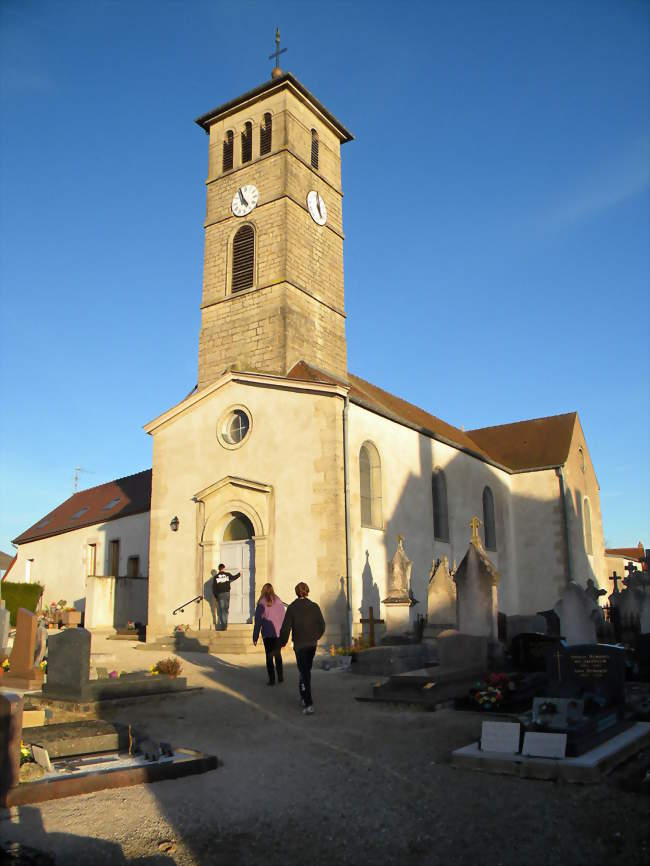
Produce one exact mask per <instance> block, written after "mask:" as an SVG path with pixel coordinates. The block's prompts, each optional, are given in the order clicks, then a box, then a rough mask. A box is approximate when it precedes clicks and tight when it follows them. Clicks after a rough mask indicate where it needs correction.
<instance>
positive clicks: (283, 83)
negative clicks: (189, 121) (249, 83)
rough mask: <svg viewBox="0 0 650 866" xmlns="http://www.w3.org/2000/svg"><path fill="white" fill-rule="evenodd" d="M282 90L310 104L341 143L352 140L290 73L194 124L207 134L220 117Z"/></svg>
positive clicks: (256, 88)
mask: <svg viewBox="0 0 650 866" xmlns="http://www.w3.org/2000/svg"><path fill="white" fill-rule="evenodd" d="M283 88H290V89H293V91H294V93H296V94H297V95H298V97H299V98H300V99H302V101H303V102H304V101H306V102H310V103H311V104H312V106H313V107H314V108H316V110H317V111H318V112H320V113H321V114H322V115H323V117H324V118H325V119H326V120H327V121H328V123H329V124H330V125H331V127H332V128H333V129H334V131H335V132H336V134H337V135H338V137H339V138H340V140H341V141H342V142H346V141H352V140H353V138H354V136H353V135H352V133H351V132H350V131H349V130H348V129H346V128H345V127H344V126H343V124H342V123H341V121H340V120H337V118H336V117H334V115H333V114H332V112H331V111H328V109H327V108H325V106H324V105H323V103H322V102H319V100H318V99H316V97H315V96H314V94H313V93H310V92H309V90H307V88H306V87H305V85H304V84H302V82H300V81H298V79H297V78H296V77H295V75H292V73H291V72H284V73H283V74H282V75H280V76H278V78H271V79H270V80H269V81H265V82H264V83H263V84H260V85H259V87H255V88H253V90H249V91H247V92H246V93H242V95H241V96H238V97H237V98H236V99H231V100H230V101H229V102H224V103H223V105H219V106H218V107H217V108H213V109H212V111H208V112H206V113H205V114H202V115H201V116H200V117H197V118H196V120H195V121H194V122H195V123H197V124H198V125H199V126H200V127H201V128H202V129H204V130H205V132H207V133H209V132H210V126H211V124H213V123H214V122H215V121H217V120H219V119H220V118H222V117H227V116H228V115H229V114H232V113H233V112H235V111H237V110H238V109H239V108H241V106H242V105H245V104H246V103H253V102H258V101H259V100H260V99H262V98H263V97H265V96H267V95H268V93H269V92H270V91H272V90H281V89H283Z"/></svg>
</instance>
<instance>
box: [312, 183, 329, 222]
mask: <svg viewBox="0 0 650 866" xmlns="http://www.w3.org/2000/svg"><path fill="white" fill-rule="evenodd" d="M307 207H308V208H309V213H310V214H311V218H312V219H313V221H314V222H315V223H317V224H318V225H319V226H324V225H325V223H326V222H327V208H326V207H325V202H324V201H323V196H322V195H321V194H320V193H319V192H316V190H314V189H312V190H311V192H310V193H309V194H308V195H307Z"/></svg>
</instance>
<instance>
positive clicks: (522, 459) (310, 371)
mask: <svg viewBox="0 0 650 866" xmlns="http://www.w3.org/2000/svg"><path fill="white" fill-rule="evenodd" d="M287 378H289V379H300V380H303V381H310V382H326V383H329V384H337V385H338V384H345V383H344V382H343V381H342V380H338V379H336V378H334V377H333V376H332V375H331V374H329V373H324V372H323V371H322V370H318V369H317V368H315V367H312V366H310V365H309V364H307V363H305V362H304V361H300V362H299V363H298V364H296V365H295V366H294V367H293V368H292V369H291V370H290V371H289V373H288V375H287ZM348 385H349V388H350V392H349V394H350V400H351V401H352V402H353V403H357V404H358V405H360V406H364V407H365V408H368V409H370V410H371V411H373V412H378V413H379V414H381V415H385V416H386V417H389V418H393V419H395V420H396V421H398V422H400V423H403V424H407V425H408V426H410V427H415V428H417V429H419V430H421V431H422V432H423V433H425V434H427V435H430V436H433V437H434V438H436V439H441V440H442V441H444V442H448V443H450V444H451V445H453V446H455V447H457V448H461V449H462V450H464V451H469V452H470V453H472V454H474V455H476V456H477V457H478V458H479V459H481V460H486V461H487V462H490V463H496V464H498V465H499V466H502V467H503V468H505V469H506V470H507V471H509V472H522V471H525V470H532V469H542V468H546V467H551V466H562V465H563V464H564V463H565V461H566V459H567V456H568V454H569V446H570V444H571V437H572V436H573V428H574V425H575V421H576V418H577V413H575V412H569V413H568V414H566V415H553V416H551V417H549V418H536V419H534V420H532V421H518V422H516V423H514V424H501V425H499V426H497V427H483V428H481V429H479V430H468V431H467V432H465V431H464V430H459V429H458V427H454V426H453V425H451V424H447V422H446V421H442V420H441V419H440V418H437V417H436V416H435V415H431V414H430V413H429V412H425V411H424V409H420V408H419V407H418V406H414V405H413V404H412V403H408V402H407V401H406V400H402V399H400V398H399V397H395V396H394V395H393V394H389V393H388V391H384V390H383V389H382V388H378V387H377V386H376V385H372V384H371V383H370V382H366V381H365V380H364V379H360V378H359V377H358V376H355V375H353V374H352V373H348Z"/></svg>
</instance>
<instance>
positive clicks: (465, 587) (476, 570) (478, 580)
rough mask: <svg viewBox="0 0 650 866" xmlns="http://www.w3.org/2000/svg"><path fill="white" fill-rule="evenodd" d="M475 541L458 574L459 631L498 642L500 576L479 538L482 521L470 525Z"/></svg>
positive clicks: (456, 574) (473, 520)
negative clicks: (498, 590) (498, 588)
mask: <svg viewBox="0 0 650 866" xmlns="http://www.w3.org/2000/svg"><path fill="white" fill-rule="evenodd" d="M469 525H470V528H471V530H472V537H471V539H470V542H469V547H468V549H467V553H466V554H465V556H464V557H463V559H462V561H461V563H460V565H459V566H458V568H457V569H456V573H455V574H454V581H455V582H456V592H457V597H458V605H457V607H458V630H459V631H460V632H462V633H463V634H473V635H483V636H485V637H487V638H488V640H489V641H496V640H497V639H498V630H497V586H498V585H499V580H500V575H499V572H498V571H497V570H496V568H495V567H494V564H493V563H492V562H491V561H490V559H489V557H488V555H487V553H486V552H485V548H484V547H483V542H482V541H481V539H480V536H479V534H478V528H479V526H480V525H481V521H480V520H479V519H478V517H474V518H472V520H470V522H469Z"/></svg>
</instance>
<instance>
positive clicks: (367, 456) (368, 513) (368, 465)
mask: <svg viewBox="0 0 650 866" xmlns="http://www.w3.org/2000/svg"><path fill="white" fill-rule="evenodd" d="M359 486H360V491H361V525H362V526H370V527H372V528H373V529H381V527H382V515H381V462H380V460H379V452H378V451H377V449H376V448H375V446H374V445H373V444H372V443H371V442H364V444H363V445H362V446H361V450H360V451H359Z"/></svg>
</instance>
